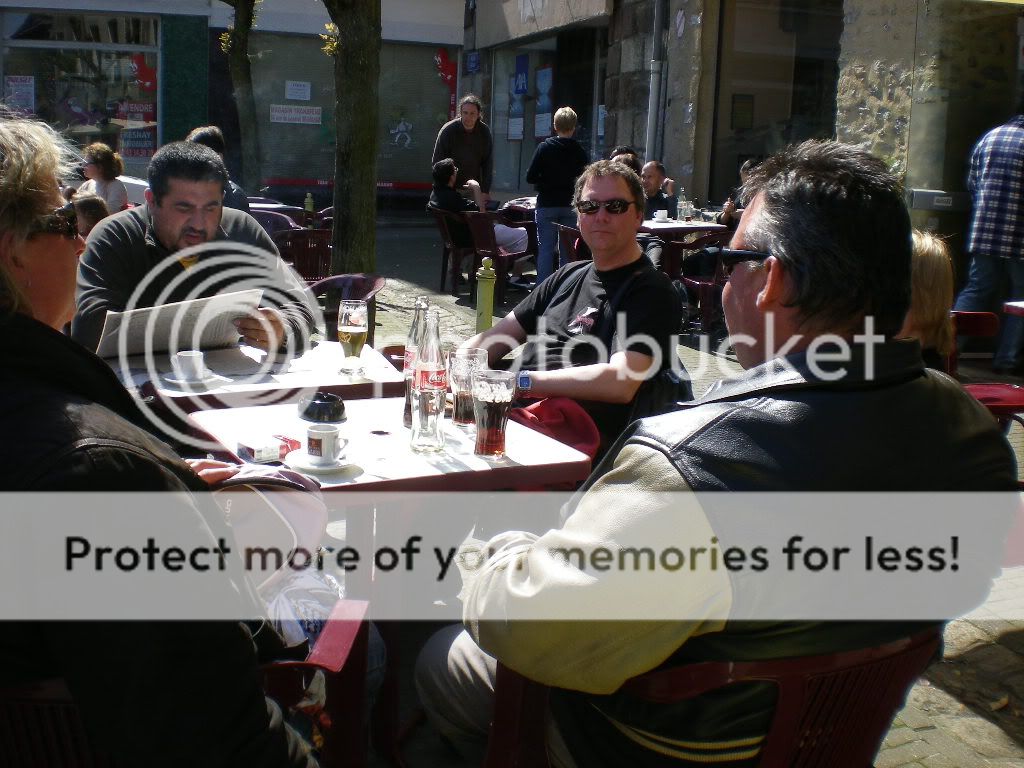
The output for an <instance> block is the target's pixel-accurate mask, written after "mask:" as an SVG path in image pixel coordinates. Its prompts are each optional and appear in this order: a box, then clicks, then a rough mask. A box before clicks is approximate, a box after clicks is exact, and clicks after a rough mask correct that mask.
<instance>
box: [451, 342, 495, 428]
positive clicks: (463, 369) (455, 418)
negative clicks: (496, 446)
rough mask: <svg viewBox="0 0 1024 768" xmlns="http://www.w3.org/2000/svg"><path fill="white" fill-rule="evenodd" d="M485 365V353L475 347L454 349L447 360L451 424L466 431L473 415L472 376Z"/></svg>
mask: <svg viewBox="0 0 1024 768" xmlns="http://www.w3.org/2000/svg"><path fill="white" fill-rule="evenodd" d="M486 364H487V353H486V352H485V351H484V350H482V349H477V348H475V347H473V348H470V349H456V350H455V351H453V352H452V355H451V357H450V358H448V383H449V384H450V385H451V388H452V401H453V407H452V423H453V424H455V426H457V427H462V428H463V429H468V428H470V427H472V426H473V425H474V423H475V418H476V417H475V416H474V415H473V374H474V373H476V371H478V370H479V369H480V368H483V367H484V366H485V365H486Z"/></svg>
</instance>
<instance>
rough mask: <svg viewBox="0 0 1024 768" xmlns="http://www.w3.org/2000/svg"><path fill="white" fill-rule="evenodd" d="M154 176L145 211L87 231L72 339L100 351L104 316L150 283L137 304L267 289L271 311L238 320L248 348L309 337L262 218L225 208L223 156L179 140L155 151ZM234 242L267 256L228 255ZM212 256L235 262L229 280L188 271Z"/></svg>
mask: <svg viewBox="0 0 1024 768" xmlns="http://www.w3.org/2000/svg"><path fill="white" fill-rule="evenodd" d="M148 176H149V189H147V190H146V205H144V206H139V207H137V208H129V209H128V210H126V211H122V212H121V213H118V214H116V215H114V216H111V217H109V218H107V219H105V220H104V221H103V222H101V223H100V224H99V225H98V226H97V227H96V228H95V229H94V230H93V231H92V232H91V233H90V235H89V240H88V242H87V243H86V249H85V253H84V254H82V261H81V264H80V265H79V269H78V294H77V303H78V312H77V314H76V315H75V319H74V322H73V323H72V326H71V335H72V337H73V338H74V339H75V340H76V341H78V342H79V343H80V344H82V345H83V346H85V347H87V348H88V349H91V350H94V349H96V347H97V344H98V342H99V339H100V333H101V331H102V329H103V320H104V317H105V315H106V313H107V311H112V312H121V311H123V310H124V309H125V308H126V307H127V305H128V303H129V300H130V299H131V296H132V294H133V293H134V292H135V290H136V288H137V287H138V286H139V285H140V284H142V283H143V282H144V281H146V280H147V279H148V281H149V282H148V284H147V285H146V287H145V288H144V290H143V291H142V292H141V295H140V296H139V297H138V298H137V300H136V301H135V302H134V303H133V307H135V308H138V307H151V306H155V305H157V304H167V303H171V302H176V301H184V300H186V299H197V298H206V297H210V296H214V295H217V294H222V293H227V292H230V291H239V290H245V289H249V288H262V289H264V291H265V294H264V299H263V302H264V304H265V305H269V306H263V307H261V308H260V309H259V310H258V311H257V312H256V313H254V314H253V315H252V316H250V317H242V318H239V319H238V320H237V321H236V326H237V327H238V331H239V334H240V335H241V336H242V337H243V338H244V340H245V342H246V343H248V344H252V345H253V346H257V347H260V348H262V349H277V348H278V347H279V346H281V345H282V344H283V343H284V342H285V341H286V340H287V338H288V337H289V336H292V337H293V338H297V339H301V338H302V337H303V336H305V334H306V333H307V331H308V330H309V329H310V328H311V327H312V325H313V318H312V316H311V315H310V313H309V311H308V310H307V309H305V308H304V305H303V287H302V285H301V284H300V283H299V281H298V279H297V278H296V277H295V275H294V274H293V273H292V272H291V271H290V270H289V269H288V268H287V267H286V265H285V264H284V262H282V261H281V259H280V256H279V254H278V251H277V246H275V245H274V242H273V240H271V239H270V236H269V235H268V234H267V233H266V231H265V230H264V229H263V227H261V226H260V224H259V222H257V221H256V220H255V219H254V218H252V217H251V216H249V215H248V214H247V213H244V212H242V211H238V210H234V209H232V208H224V190H225V188H226V185H227V181H228V174H227V169H226V168H225V166H224V161H223V160H222V159H221V158H220V156H219V155H218V154H217V153H216V152H214V151H213V150H212V149H210V148H209V147H205V146H203V145H201V144H196V143H193V142H186V141H181V142H174V143H172V144H167V145H165V146H164V147H162V148H161V149H160V150H159V151H158V152H157V153H156V154H155V155H153V159H152V160H151V161H150V164H149V173H148ZM203 244H210V245H211V248H210V249H209V250H204V251H202V252H201V253H195V254H193V253H188V254H186V255H184V256H183V257H181V258H179V259H178V260H177V262H171V263H170V265H169V266H168V264H167V257H168V256H170V255H172V254H175V253H178V252H179V251H183V250H184V249H187V248H191V247H193V246H199V245H203ZM233 244H241V245H246V246H255V247H257V248H260V249H262V250H263V251H265V252H266V259H265V260H261V259H259V258H258V257H257V256H255V255H253V254H252V253H249V252H246V251H239V250H238V249H235V250H232V245H233ZM214 256H221V257H229V258H228V259H226V260H225V264H224V273H225V274H224V279H223V280H218V279H210V278H211V272H210V270H203V269H197V270H195V271H194V272H192V273H191V274H189V270H191V269H192V268H193V267H195V265H196V264H197V262H198V261H199V260H200V259H207V258H211V257H214ZM175 281H177V282H175ZM172 284H173V287H171V286H172ZM168 288H170V290H168Z"/></svg>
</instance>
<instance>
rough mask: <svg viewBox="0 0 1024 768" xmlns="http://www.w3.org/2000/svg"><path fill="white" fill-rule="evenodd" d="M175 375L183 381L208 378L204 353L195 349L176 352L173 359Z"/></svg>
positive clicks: (172, 364)
mask: <svg viewBox="0 0 1024 768" xmlns="http://www.w3.org/2000/svg"><path fill="white" fill-rule="evenodd" d="M171 366H172V367H173V368H174V375H175V376H177V377H178V378H179V379H181V380H182V381H201V380H202V379H204V378H206V363H205V362H204V361H203V353H202V352H199V351H197V350H194V349H190V350H187V351H184V352H176V353H175V355H174V357H173V358H172V359H171Z"/></svg>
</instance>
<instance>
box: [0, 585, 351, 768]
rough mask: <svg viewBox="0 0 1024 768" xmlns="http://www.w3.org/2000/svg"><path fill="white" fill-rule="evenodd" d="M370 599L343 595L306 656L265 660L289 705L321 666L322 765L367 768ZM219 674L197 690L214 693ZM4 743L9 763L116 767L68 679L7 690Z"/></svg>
mask: <svg viewBox="0 0 1024 768" xmlns="http://www.w3.org/2000/svg"><path fill="white" fill-rule="evenodd" d="M367 607H368V603H366V602H365V601H362V600H339V601H338V603H337V605H335V607H334V609H333V611H332V613H331V618H330V620H329V621H328V622H327V624H326V625H325V626H324V630H323V632H321V634H320V636H319V638H317V641H316V644H315V645H314V646H313V649H312V650H311V651H310V652H309V655H308V656H307V657H306V659H305V660H304V661H278V662H272V663H270V664H267V665H265V666H264V667H263V677H264V679H263V684H264V690H265V691H266V693H267V695H268V696H270V697H271V698H272V699H274V700H275V701H276V702H277V703H278V704H279V705H280V706H281V707H282V708H287V707H290V706H293V705H295V704H297V703H298V702H299V701H300V699H301V698H302V696H303V693H304V691H305V688H306V685H307V684H308V681H309V678H310V677H311V676H312V675H313V674H314V673H315V672H316V671H317V670H320V671H322V672H323V673H324V675H325V678H326V692H327V698H326V703H325V705H324V709H323V711H322V712H321V714H320V716H319V718H318V722H319V724H320V726H321V733H322V735H323V746H322V748H321V750H320V765H321V766H324V768H362V767H363V766H365V765H366V763H367V749H366V745H367V738H366V730H365V727H364V723H365V717H364V712H363V709H364V700H365V687H366V654H367V643H368V627H369V624H368V623H367V621H366V611H367ZM216 683H217V681H216V680H211V681H210V688H209V690H206V691H196V695H197V696H215V695H216ZM0 745H3V760H2V763H3V765H4V766H5V767H6V768H77V767H78V766H81V767H82V768H86V767H87V766H95V768H107V766H113V765H114V763H113V762H112V761H111V759H110V756H109V755H108V754H107V753H105V752H104V751H103V750H101V749H99V748H97V747H95V746H94V745H93V744H92V743H91V742H90V739H89V736H88V734H87V733H86V731H85V726H84V724H83V723H82V719H81V716H80V715H79V713H78V709H77V707H76V706H75V704H74V701H73V700H72V698H71V694H70V693H69V691H68V689H67V686H66V685H65V684H64V681H63V680H62V679H52V680H45V681H40V682H37V683H26V684H22V685H20V686H17V687H14V688H6V689H0Z"/></svg>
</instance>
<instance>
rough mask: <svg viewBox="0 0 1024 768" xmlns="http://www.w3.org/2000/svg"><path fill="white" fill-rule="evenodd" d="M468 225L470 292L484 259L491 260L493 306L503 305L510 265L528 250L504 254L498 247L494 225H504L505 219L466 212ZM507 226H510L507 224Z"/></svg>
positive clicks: (489, 213)
mask: <svg viewBox="0 0 1024 768" xmlns="http://www.w3.org/2000/svg"><path fill="white" fill-rule="evenodd" d="M462 215H463V216H464V217H465V219H466V223H467V224H468V225H469V234H470V236H471V237H472V238H473V264H472V266H471V267H470V270H469V284H470V290H471V292H472V290H473V289H475V287H476V271H477V270H478V269H479V268H480V265H481V263H482V262H483V260H484V258H489V259H491V263H492V265H493V267H494V273H495V281H494V302H495V304H496V305H497V304H504V303H505V288H506V286H507V285H508V278H509V272H510V271H511V269H512V265H513V264H515V263H516V261H518V260H519V259H521V258H524V257H526V256H528V255H529V253H530V251H529V248H527V250H524V251H517V252H515V253H506V252H505V251H504V250H502V249H501V248H499V247H498V241H497V240H496V239H495V237H494V225H495V224H496V223H497V224H504V223H505V219H503V218H502V217H501V216H500V215H498V214H496V213H492V212H490V211H488V212H485V213H473V212H471V211H467V212H466V213H463V214H462ZM508 226H512V225H511V224H509V225H508Z"/></svg>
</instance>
